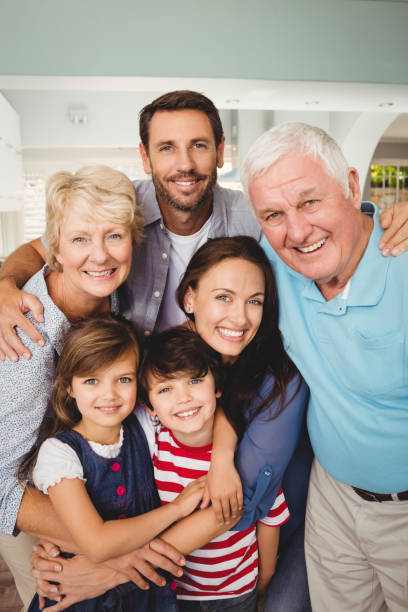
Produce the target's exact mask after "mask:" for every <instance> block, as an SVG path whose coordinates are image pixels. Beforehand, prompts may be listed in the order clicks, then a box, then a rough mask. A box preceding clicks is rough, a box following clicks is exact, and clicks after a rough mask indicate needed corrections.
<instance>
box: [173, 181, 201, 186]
mask: <svg viewBox="0 0 408 612" xmlns="http://www.w3.org/2000/svg"><path fill="white" fill-rule="evenodd" d="M174 182H175V183H176V185H182V186H183V187H185V186H186V185H194V184H195V183H196V181H174Z"/></svg>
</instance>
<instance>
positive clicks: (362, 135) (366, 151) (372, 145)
mask: <svg viewBox="0 0 408 612" xmlns="http://www.w3.org/2000/svg"><path fill="white" fill-rule="evenodd" d="M397 117H398V113H381V112H380V113H360V115H359V116H358V117H357V118H356V119H355V121H353V123H352V125H350V129H349V130H348V132H347V134H346V135H345V137H344V139H343V142H341V143H339V144H340V146H341V148H342V150H343V153H344V155H345V158H346V159H347V161H348V163H349V165H350V166H354V167H355V168H357V170H358V173H359V176H360V186H361V189H363V187H364V185H365V182H366V180H367V175H368V172H369V169H370V163H371V159H372V157H373V154H374V151H375V149H376V147H377V145H378V142H379V140H380V139H381V137H382V135H383V134H384V132H385V130H386V129H387V128H388V126H389V125H390V124H391V123H392V122H393V121H394V119H396V118H397Z"/></svg>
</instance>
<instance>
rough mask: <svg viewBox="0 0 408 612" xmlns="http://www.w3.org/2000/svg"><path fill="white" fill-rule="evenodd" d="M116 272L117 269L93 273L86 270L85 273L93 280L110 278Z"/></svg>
mask: <svg viewBox="0 0 408 612" xmlns="http://www.w3.org/2000/svg"><path fill="white" fill-rule="evenodd" d="M115 272H116V268H110V269H109V270H99V271H91V270H84V273H85V274H87V275H88V276H91V277H92V278H110V277H111V276H112V275H113V274H114V273H115Z"/></svg>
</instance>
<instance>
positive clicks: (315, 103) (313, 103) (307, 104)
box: [305, 100, 320, 106]
mask: <svg viewBox="0 0 408 612" xmlns="http://www.w3.org/2000/svg"><path fill="white" fill-rule="evenodd" d="M305 104H306V106H316V105H317V104H320V102H319V100H306V102H305Z"/></svg>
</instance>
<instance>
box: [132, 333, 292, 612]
mask: <svg viewBox="0 0 408 612" xmlns="http://www.w3.org/2000/svg"><path fill="white" fill-rule="evenodd" d="M220 365H221V364H220V360H219V357H218V355H217V354H216V353H215V351H213V350H212V349H211V348H210V347H209V346H207V345H206V344H205V343H204V342H203V341H202V340H201V338H200V337H199V336H198V335H197V334H196V333H194V332H193V331H191V330H189V329H186V328H183V327H178V328H173V329H169V330H167V331H165V332H162V333H160V334H156V335H153V336H151V337H150V338H149V339H148V340H147V343H146V349H145V353H144V356H143V360H142V364H141V368H140V381H139V392H140V397H141V400H142V402H143V403H144V405H145V406H146V408H147V410H148V412H149V413H150V414H151V415H154V416H156V417H157V418H158V419H159V421H160V424H161V426H160V427H159V428H158V431H157V433H156V436H155V446H154V453H153V455H154V475H155V479H156V485H157V488H158V490H159V494H160V498H161V500H162V504H168V503H171V502H172V500H173V499H174V498H175V496H176V495H177V493H179V492H180V491H182V490H183V488H184V487H185V486H186V485H187V483H189V482H191V480H192V479H194V478H198V477H199V476H204V475H205V474H206V473H207V471H208V468H209V466H210V461H211V449H212V439H213V423H214V413H215V409H216V403H217V398H218V397H220V395H221V392H220V374H219V373H220ZM141 422H142V423H143V426H144V427H145V429H146V434H147V436H148V437H150V435H151V424H150V421H149V420H148V419H144V420H143V417H141ZM149 424H150V428H149ZM149 430H150V431H149ZM288 517H289V512H288V509H287V507H286V503H285V499H284V496H283V493H282V491H281V490H279V494H278V496H277V498H276V500H275V502H274V504H273V507H272V508H271V509H270V510H269V512H268V513H267V516H264V517H263V518H262V520H260V521H258V523H257V525H256V526H255V524H253V525H250V526H249V527H248V528H247V529H243V530H240V531H235V530H234V529H235V528H234V527H232V529H233V531H226V532H225V533H223V534H222V535H220V536H218V537H216V538H215V539H213V540H212V541H211V542H210V543H208V544H205V545H204V546H202V547H201V548H200V549H198V550H195V551H194V552H192V553H191V554H190V555H188V556H187V558H186V566H185V568H184V574H183V576H182V577H181V578H179V579H177V596H178V598H179V609H180V611H181V612H190V611H191V612H194V611H195V610H197V612H198V611H199V610H203V609H206V610H207V609H208V610H212V611H213V612H218V611H219V610H228V611H231V612H233V611H236V612H252V611H254V610H256V600H257V593H256V584H257V579H258V550H257V532H258V541H259V542H261V544H262V546H260V547H259V550H260V552H261V553H262V558H261V559H260V567H261V576H262V582H263V583H265V584H267V583H268V582H269V580H270V578H271V576H272V574H273V573H274V567H275V562H276V553H277V548H278V541H279V526H280V525H281V524H283V523H284V522H286V520H287V519H288ZM204 521H205V518H204V517H203V522H204ZM201 528H204V526H203V527H201ZM198 529H200V527H198ZM224 529H225V528H224ZM203 602H205V603H203Z"/></svg>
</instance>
